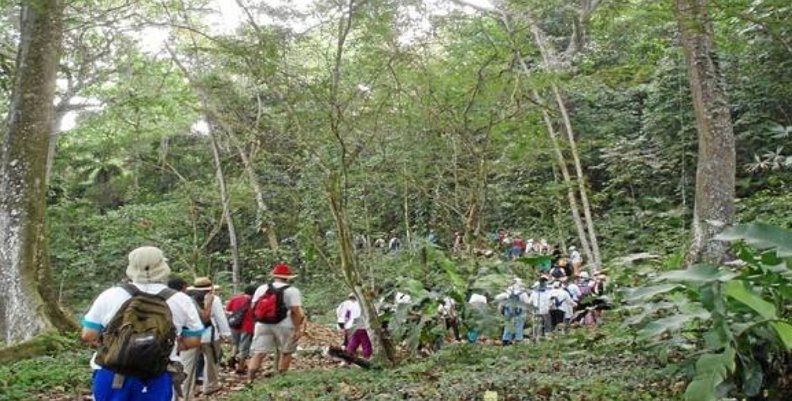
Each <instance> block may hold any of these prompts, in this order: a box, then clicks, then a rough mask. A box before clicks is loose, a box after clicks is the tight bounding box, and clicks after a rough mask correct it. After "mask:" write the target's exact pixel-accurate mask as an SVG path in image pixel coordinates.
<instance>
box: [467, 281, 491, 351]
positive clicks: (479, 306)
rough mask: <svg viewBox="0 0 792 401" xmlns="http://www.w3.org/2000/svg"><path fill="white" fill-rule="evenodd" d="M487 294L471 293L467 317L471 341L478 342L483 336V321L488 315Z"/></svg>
mask: <svg viewBox="0 0 792 401" xmlns="http://www.w3.org/2000/svg"><path fill="white" fill-rule="evenodd" d="M487 314H488V311H487V295H486V294H476V293H471V294H470V298H469V299H468V316H466V318H465V320H464V321H465V323H466V324H467V327H468V331H467V340H468V342H469V343H476V342H478V341H479V338H480V337H481V331H482V327H481V326H482V324H481V322H482V321H483V320H484V319H485V317H486V316H487Z"/></svg>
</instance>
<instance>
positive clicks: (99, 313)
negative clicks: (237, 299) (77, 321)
mask: <svg viewBox="0 0 792 401" xmlns="http://www.w3.org/2000/svg"><path fill="white" fill-rule="evenodd" d="M134 285H135V286H136V287H137V288H139V289H140V291H143V292H145V293H148V294H158V293H159V292H160V291H162V290H164V289H165V288H167V287H166V286H165V285H163V284H134ZM129 298H132V296H131V295H130V294H129V293H128V292H127V291H126V290H125V289H123V288H121V287H112V288H108V289H107V290H105V291H104V292H102V293H101V294H99V296H98V297H96V300H94V302H93V304H91V308H90V309H88V313H86V314H85V316H84V317H83V320H82V326H83V327H85V328H87V329H92V330H96V331H99V332H101V331H103V330H104V329H105V327H107V325H108V324H110V321H111V320H112V319H113V317H114V316H115V314H116V312H118V310H119V309H121V305H123V303H124V302H126V301H127V300H128V299H129ZM167 304H168V306H169V307H170V310H171V315H172V316H173V326H174V327H176V335H177V336H179V335H180V336H182V337H198V336H201V334H203V332H204V325H203V323H201V317H200V316H199V315H198V309H196V307H195V302H193V300H192V298H190V297H189V296H188V295H187V294H185V293H183V292H177V293H176V294H173V296H171V297H170V298H168V300H167ZM95 358H96V353H94V356H93V358H91V368H93V369H94V370H96V369H100V368H101V367H100V366H99V365H97V364H96V362H95V361H94V359H95ZM170 359H171V360H172V361H176V362H181V359H179V356H178V354H177V348H176V346H174V347H173V351H171V355H170Z"/></svg>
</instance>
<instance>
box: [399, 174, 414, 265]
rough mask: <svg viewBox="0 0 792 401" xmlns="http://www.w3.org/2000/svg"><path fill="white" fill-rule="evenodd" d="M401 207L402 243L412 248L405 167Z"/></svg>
mask: <svg viewBox="0 0 792 401" xmlns="http://www.w3.org/2000/svg"><path fill="white" fill-rule="evenodd" d="M402 177H403V180H402V209H403V212H404V245H405V246H406V247H407V248H409V249H412V244H413V238H412V237H413V233H412V228H411V227H410V202H409V199H408V198H407V167H406V166H404V167H403V169H402Z"/></svg>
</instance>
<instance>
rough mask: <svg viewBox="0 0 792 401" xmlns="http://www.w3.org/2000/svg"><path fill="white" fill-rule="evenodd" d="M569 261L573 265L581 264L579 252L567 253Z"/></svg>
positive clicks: (581, 259)
mask: <svg viewBox="0 0 792 401" xmlns="http://www.w3.org/2000/svg"><path fill="white" fill-rule="evenodd" d="M569 260H571V261H572V263H575V262H582V261H583V258H581V257H580V252H578V251H577V249H576V250H574V251H572V252H570V253H569Z"/></svg>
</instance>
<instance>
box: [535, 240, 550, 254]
mask: <svg viewBox="0 0 792 401" xmlns="http://www.w3.org/2000/svg"><path fill="white" fill-rule="evenodd" d="M536 252H539V253H541V254H543V255H547V254H549V253H550V244H548V243H547V240H546V239H544V238H542V239H541V240H539V244H537V248H536Z"/></svg>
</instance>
